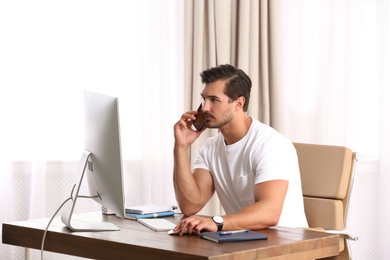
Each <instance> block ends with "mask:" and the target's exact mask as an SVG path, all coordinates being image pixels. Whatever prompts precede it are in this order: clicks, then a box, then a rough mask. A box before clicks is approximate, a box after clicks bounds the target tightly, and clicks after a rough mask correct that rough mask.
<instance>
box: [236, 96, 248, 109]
mask: <svg viewBox="0 0 390 260" xmlns="http://www.w3.org/2000/svg"><path fill="white" fill-rule="evenodd" d="M245 101H246V100H245V98H244V97H243V96H240V97H238V98H237V100H236V111H238V110H240V109H244V105H245Z"/></svg>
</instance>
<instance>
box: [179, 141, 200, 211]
mask: <svg viewBox="0 0 390 260" xmlns="http://www.w3.org/2000/svg"><path fill="white" fill-rule="evenodd" d="M173 184H174V188H175V195H176V200H177V202H178V203H179V207H180V209H181V210H182V212H183V213H184V214H185V215H192V214H195V213H196V212H197V211H199V207H198V206H197V204H199V202H200V194H199V189H198V186H197V184H196V180H195V178H194V177H193V175H192V173H191V168H190V161H189V158H188V148H187V147H177V146H175V148H174V167H173Z"/></svg>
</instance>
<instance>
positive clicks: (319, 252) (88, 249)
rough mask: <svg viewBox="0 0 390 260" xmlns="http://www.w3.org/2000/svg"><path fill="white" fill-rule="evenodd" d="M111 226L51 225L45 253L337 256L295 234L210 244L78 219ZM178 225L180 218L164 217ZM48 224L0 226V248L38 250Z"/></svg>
mask: <svg viewBox="0 0 390 260" xmlns="http://www.w3.org/2000/svg"><path fill="white" fill-rule="evenodd" d="M78 216H81V217H85V218H89V219H94V220H101V219H102V220H103V221H110V222H112V223H114V224H116V225H117V226H119V227H120V228H121V230H120V231H109V232H71V231H70V230H69V229H68V228H66V227H65V226H64V224H62V222H61V220H60V219H59V218H57V219H55V220H54V221H53V222H52V224H51V226H50V228H49V232H48V233H47V237H46V241H45V250H47V251H52V252H57V253H62V254H68V255H74V256H81V257H87V258H93V259H170V260H171V259H218V260H220V259H245V260H247V259H265V258H267V259H273V260H276V259H288V260H293V259H299V260H302V259H314V258H322V257H327V256H333V255H338V254H339V236H338V235H332V234H325V233H321V232H316V231H308V230H304V229H294V228H282V227H277V228H271V229H267V230H261V232H263V233H267V234H268V240H259V241H247V242H234V243H221V244H218V243H214V242H211V241H208V240H205V239H201V238H199V237H197V236H183V237H179V236H170V235H168V234H167V233H166V232H154V231H152V230H150V229H149V228H147V227H144V226H143V225H141V224H139V223H137V222H136V221H132V220H123V219H120V218H117V217H115V216H103V215H101V214H100V213H88V214H81V215H78ZM167 219H168V220H170V221H172V222H175V223H177V222H178V221H179V220H180V219H181V217H180V216H176V217H169V218H167ZM47 223H48V219H39V220H29V221H19V222H12V223H3V243H4V244H9V245H15V246H21V247H27V248H35V249H40V247H41V241H42V236H43V233H44V230H45V228H46V225H47Z"/></svg>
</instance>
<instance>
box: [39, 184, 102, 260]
mask: <svg viewBox="0 0 390 260" xmlns="http://www.w3.org/2000/svg"><path fill="white" fill-rule="evenodd" d="M75 187H76V184H75V185H73V188H72V191H71V193H70V197H69V198H67V199H66V200H65V201H64V202H62V204H61V206H60V207H59V208H58V209H57V210H56V212H55V213H54V214H53V216H52V217H51V219H50V220H49V222H48V223H47V226H46V229H45V232H44V233H43V238H42V244H41V260H43V252H44V250H43V249H44V246H45V239H46V234H47V231H48V230H49V227H50V224H51V222H52V221H53V219H54V218H55V217H56V216H57V214H58V212H59V211H60V210H61V208H62V207H63V206H64V205H65V203H67V202H68V201H69V200H71V199H73V191H74V188H75ZM77 198H100V195H99V194H98V195H95V196H83V195H80V196H77Z"/></svg>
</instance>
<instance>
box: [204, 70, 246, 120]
mask: <svg viewBox="0 0 390 260" xmlns="http://www.w3.org/2000/svg"><path fill="white" fill-rule="evenodd" d="M200 76H201V79H202V83H204V84H207V83H213V82H215V81H217V80H221V79H222V80H225V82H226V85H225V89H224V93H225V94H226V95H227V96H228V97H229V98H230V99H231V100H232V101H234V100H236V99H237V98H239V97H244V98H245V104H244V106H243V110H244V111H245V112H247V111H248V106H249V98H250V95H251V88H252V81H251V79H250V78H249V76H248V75H247V74H246V73H245V72H244V71H242V70H241V69H239V68H236V67H234V66H232V65H230V64H224V65H219V66H217V67H213V68H209V69H206V70H204V71H202V73H200Z"/></svg>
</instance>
